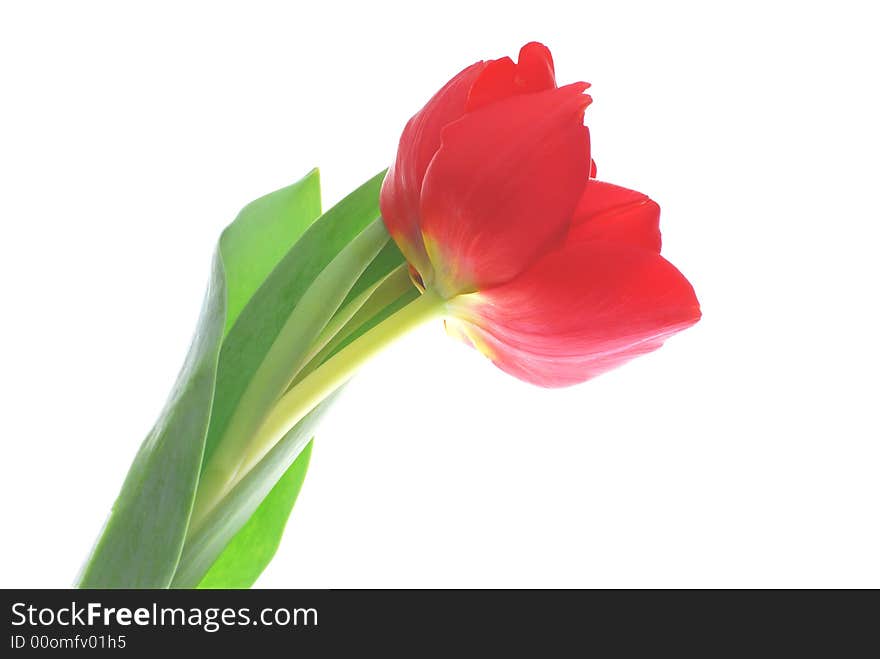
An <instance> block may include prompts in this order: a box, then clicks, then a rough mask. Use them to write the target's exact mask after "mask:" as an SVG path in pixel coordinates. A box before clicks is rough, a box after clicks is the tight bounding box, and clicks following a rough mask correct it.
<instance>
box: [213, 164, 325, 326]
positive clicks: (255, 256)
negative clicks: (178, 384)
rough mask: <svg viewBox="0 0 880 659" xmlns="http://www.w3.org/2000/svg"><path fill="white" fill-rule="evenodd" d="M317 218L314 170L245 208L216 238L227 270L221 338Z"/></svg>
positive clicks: (317, 185) (317, 180)
mask: <svg viewBox="0 0 880 659" xmlns="http://www.w3.org/2000/svg"><path fill="white" fill-rule="evenodd" d="M320 215H321V185H320V176H319V173H318V170H317V169H313V170H312V171H311V172H309V173H308V174H307V175H306V176H305V177H304V178H303V179H301V180H299V181H297V182H296V183H294V184H293V185H288V186H287V187H285V188H281V189H280V190H276V191H275V192H273V193H271V194H267V195H265V196H263V197H260V198H259V199H256V200H254V201H252V202H251V203H249V204H248V205H247V206H245V207H244V208H242V209H241V212H239V214H238V217H236V218H235V221H234V222H233V223H232V224H230V225H229V226H228V227H226V229H225V230H224V231H223V234H222V235H221V236H220V249H221V250H222V252H223V267H224V269H225V270H226V286H227V298H226V300H227V302H226V325H225V328H224V334H226V333H228V332H229V329H230V328H231V327H232V325H233V323H235V321H236V320H237V319H238V316H239V314H240V313H241V311H242V309H244V306H245V305H246V304H247V302H248V301H249V300H250V299H251V297H253V294H254V293H255V292H256V290H257V289H258V288H259V287H260V285H261V284H262V283H263V282H264V281H265V280H266V277H268V276H269V273H270V272H272V270H273V269H274V268H275V266H276V265H278V262H279V261H280V260H281V259H282V257H283V256H284V255H285V254H286V253H287V252H288V250H289V249H290V248H291V247H292V246H293V244H294V243H296V241H297V240H299V239H300V237H301V236H302V235H303V233H304V232H305V230H306V229H308V228H309V226H310V225H311V224H312V222H314V221H315V220H316V219H317V218H318V217H319V216H320Z"/></svg>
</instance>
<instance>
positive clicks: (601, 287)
mask: <svg viewBox="0 0 880 659" xmlns="http://www.w3.org/2000/svg"><path fill="white" fill-rule="evenodd" d="M449 308H450V312H451V313H452V314H453V315H455V316H456V317H457V319H458V321H459V322H458V326H457V327H456V328H455V329H456V331H457V332H458V333H461V334H464V335H465V336H466V337H467V339H468V340H469V342H470V343H472V344H473V345H475V346H476V347H477V348H479V349H480V350H481V351H482V352H484V353H486V354H487V356H489V357H490V359H492V360H493V361H494V362H495V364H496V365H498V366H499V367H500V368H502V369H503V370H505V371H507V372H508V373H511V374H512V375H514V376H516V377H518V378H520V379H522V380H526V381H527V382H532V383H534V384H538V385H541V386H545V387H560V386H566V385H570V384H575V383H577V382H583V381H584V380H588V379H590V378H592V377H595V376H596V375H599V374H600V373H604V372H605V371H608V370H610V369H612V368H615V367H616V366H619V365H621V364H623V363H624V362H627V361H629V360H630V359H632V358H633V357H636V356H638V355H641V354H644V353H646V352H650V351H652V350H655V349H657V348H659V347H660V346H661V345H662V344H663V341H664V340H665V339H666V338H668V337H669V336H671V335H672V334H675V333H676V332H679V331H681V330H683V329H685V328H686V327H689V326H691V325H693V324H694V323H695V322H697V320H699V318H700V307H699V303H698V302H697V299H696V296H695V294H694V290H693V288H692V287H691V285H690V283H689V282H688V281H687V279H685V278H684V276H683V275H682V274H681V273H680V272H679V271H678V270H676V269H675V267H674V266H673V265H672V264H670V263H669V262H668V261H666V260H665V259H664V258H662V257H661V256H660V255H659V254H655V253H654V252H651V251H648V250H645V249H638V248H634V247H630V246H627V245H622V244H619V243H611V242H599V241H596V242H588V243H580V244H573V245H566V246H565V248H563V249H562V250H560V251H558V252H555V253H552V254H550V255H548V256H546V257H545V258H543V259H541V260H540V261H538V262H537V263H536V264H535V265H534V266H533V267H532V268H530V269H529V270H527V271H526V272H524V273H523V274H522V275H520V276H519V277H517V278H516V279H514V280H512V281H510V282H509V283H507V284H503V285H501V286H498V287H496V288H493V289H490V290H486V291H481V292H479V293H474V294H471V295H465V296H461V297H459V298H456V299H454V300H452V301H451V302H450V305H449Z"/></svg>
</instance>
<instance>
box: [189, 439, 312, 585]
mask: <svg viewBox="0 0 880 659" xmlns="http://www.w3.org/2000/svg"><path fill="white" fill-rule="evenodd" d="M311 455H312V442H309V443H308V444H306V446H305V448H304V449H303V450H302V453H300V454H299V456H298V457H297V458H296V460H294V462H293V464H292V465H290V467H289V468H288V470H287V471H286V472H285V474H284V475H283V476H282V477H281V480H279V481H278V482H277V483H276V484H275V487H273V488H272V490H271V491H270V492H269V494H268V495H266V498H265V499H263V502H262V503H261V504H260V506H259V507H258V508H257V509H256V511H255V512H254V514H253V515H251V518H250V519H249V520H248V521H247V523H246V524H245V525H244V526H243V527H242V528H241V530H240V531H239V532H238V533H237V534H236V535H235V537H234V538H233V539H232V540H231V541H230V543H229V544H228V545H226V548H225V549H224V550H223V552H222V553H221V554H220V556H219V557H218V558H217V560H216V561H214V564H213V565H212V566H211V568H210V569H209V570H208V573H207V574H206V575H205V576H204V578H202V580H201V582H200V583H199V585H198V587H199V588H250V587H251V586H252V585H253V584H254V582H255V581H256V580H257V578H258V577H259V576H260V574H262V572H263V570H264V569H266V566H267V565H269V562H270V561H271V560H272V557H273V556H275V552H276V551H277V550H278V545H279V543H280V542H281V536H282V534H283V533H284V526H285V525H286V524H287V519H288V517H290V512H291V509H292V508H293V504H294V503H295V502H296V498H297V496H298V495H299V491H300V489H302V484H303V480H304V479H305V477H306V470H307V469H308V466H309V458H310V457H311Z"/></svg>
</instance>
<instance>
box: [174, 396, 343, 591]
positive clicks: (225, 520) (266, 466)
mask: <svg viewBox="0 0 880 659" xmlns="http://www.w3.org/2000/svg"><path fill="white" fill-rule="evenodd" d="M336 395H337V394H332V395H330V396H329V397H328V398H327V399H325V400H324V401H323V402H322V403H321V404H319V405H318V406H317V407H316V408H315V409H314V410H312V411H311V412H310V413H309V414H307V415H306V416H305V417H304V418H303V420H302V421H300V422H299V423H298V424H297V425H296V426H294V428H293V429H291V430H290V431H289V432H288V433H287V434H286V435H285V436H284V437H283V438H282V439H281V441H279V442H278V443H277V444H276V445H275V446H274V447H273V448H272V450H271V451H270V452H269V453H268V455H266V457H265V458H263V460H261V461H260V462H259V464H257V465H256V467H254V469H252V470H251V471H250V472H249V473H248V475H247V476H245V477H244V479H242V480H241V481H240V482H239V483H238V484H237V485H236V486H235V487H234V488H233V490H232V491H231V492H230V493H229V494H228V495H227V496H226V498H225V499H224V501H223V505H222V506H218V507H217V508H215V509H214V510H213V511H212V512H211V513H210V514H209V515H208V516H207V518H206V519H205V522H204V524H202V525H201V527H200V528H199V529H198V530H197V531H195V533H194V534H193V535H192V536H191V537H190V538H187V542H186V545H185V546H184V549H183V554H182V555H181V557H180V564H179V565H178V568H177V572H176V573H175V575H174V580H173V582H172V584H171V587H172V588H195V587H196V586H198V585H199V584H200V583H201V582H202V580H203V579H204V578H205V575H206V574H208V571H209V570H210V569H211V567H212V566H213V565H214V563H215V562H216V561H217V560H218V557H220V556H221V554H222V553H223V552H224V550H225V549H226V548H227V547H228V546H229V544H230V542H231V541H232V540H233V538H236V537H237V534H238V533H239V532H240V531H241V530H242V529H243V528H244V526H245V525H246V524H247V523H248V520H249V519H251V516H252V515H253V514H254V513H255V511H256V510H257V509H258V508H259V507H260V505H261V504H262V503H263V502H264V501H265V499H266V497H267V496H268V495H269V492H270V491H271V490H272V488H273V486H274V485H275V483H277V482H278V480H279V479H280V478H281V477H282V476H284V474H285V473H286V472H287V470H288V469H290V467H291V465H292V464H293V463H294V461H295V460H296V459H297V458H298V457H299V455H300V454H301V453H302V451H303V450H305V447H306V446H307V445H309V443H310V442H311V438H312V437H313V436H314V434H315V428H316V427H317V424H318V422H319V421H320V419H321V416H322V415H323V413H324V412H325V411H326V410H327V409H328V408H329V407H330V405H332V403H333V400H334V399H335V398H336ZM290 503H291V505H292V501H291V502H290ZM257 530H258V531H261V532H262V531H265V532H266V534H267V536H268V530H264V529H257ZM265 542H266V543H271V542H273V540H272V539H271V538H270V537H267V538H266V539H265ZM257 570H259V571H262V568H261V567H259V566H258V565H257V566H248V567H247V568H246V571H245V573H246V574H250V573H253V572H254V571H257ZM234 578H247V577H240V576H238V577H234Z"/></svg>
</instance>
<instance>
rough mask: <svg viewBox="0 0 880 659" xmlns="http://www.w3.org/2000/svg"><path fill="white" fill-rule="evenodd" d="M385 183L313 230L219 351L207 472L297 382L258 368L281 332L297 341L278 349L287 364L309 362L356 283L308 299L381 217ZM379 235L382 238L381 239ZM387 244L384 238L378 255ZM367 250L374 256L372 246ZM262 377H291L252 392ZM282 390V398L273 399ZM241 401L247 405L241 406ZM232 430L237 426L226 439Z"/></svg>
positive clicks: (350, 200)
mask: <svg viewBox="0 0 880 659" xmlns="http://www.w3.org/2000/svg"><path fill="white" fill-rule="evenodd" d="M384 175H385V174H384V172H382V173H380V174H378V175H377V176H375V177H373V178H372V179H370V180H369V181H367V182H366V183H365V184H364V185H362V186H361V187H359V188H358V189H357V190H355V191H354V192H352V193H351V194H350V195H348V196H347V197H346V198H345V199H343V200H342V201H341V202H339V203H338V204H337V205H336V206H334V207H333V208H332V209H330V210H329V211H327V212H326V213H325V214H324V215H323V216H321V218H319V219H318V220H317V221H316V222H315V223H314V224H312V225H311V226H310V227H309V229H308V230H307V231H306V232H305V233H304V234H303V235H302V237H301V238H300V239H299V240H298V241H297V243H296V244H295V245H294V246H293V247H292V248H291V249H290V250H289V251H288V252H287V253H286V254H285V255H284V257H283V258H282V259H281V261H280V262H279V263H278V265H277V266H276V267H275V269H274V270H273V271H272V273H271V274H270V275H269V276H268V277H267V278H266V281H265V282H263V284H262V285H261V286H260V288H259V289H258V290H257V291H256V293H255V294H254V295H253V297H252V298H251V300H250V301H249V302H248V304H247V306H246V307H245V308H244V309H243V310H242V312H241V314H240V316H239V317H238V320H237V321H236V322H235V324H234V325H233V326H232V329H231V330H230V331H229V334H228V335H227V336H226V339H225V340H224V342H223V346H222V348H221V351H220V359H219V365H218V382H217V391H216V394H215V397H214V414H213V416H212V418H211V426H210V428H209V430H208V439H207V442H206V444H205V456H204V460H203V466H209V465H210V459H211V457H212V456H213V453H214V451H215V450H216V449H217V446H218V444H219V443H220V441H221V439H224V438H225V437H226V436H227V432H230V434H232V435H233V436H239V435H241V434H243V433H246V432H247V431H251V430H253V427H254V426H256V425H258V424H259V421H260V419H261V418H262V417H263V415H264V414H265V412H266V410H267V409H268V408H269V407H270V406H271V404H272V402H273V401H274V400H275V398H276V397H277V396H278V395H280V394H281V393H283V391H284V389H286V387H287V385H288V384H289V381H290V379H292V377H293V375H295V373H280V372H279V373H276V372H275V370H277V369H274V370H273V367H275V366H277V364H269V365H268V366H269V368H268V370H267V369H266V367H264V366H263V365H264V363H266V362H267V359H268V358H269V357H270V355H271V351H272V350H273V346H275V345H276V342H278V339H279V336H280V335H281V334H282V332H289V333H290V334H291V335H293V336H294V338H295V340H294V341H291V340H284V341H281V342H278V345H279V346H281V347H282V348H283V349H284V351H285V353H286V354H285V355H284V358H285V359H288V360H293V361H296V359H297V357H302V356H305V355H307V354H308V349H309V344H310V343H311V340H312V339H314V336H315V335H317V333H318V332H320V330H321V329H323V326H324V324H326V322H327V321H328V320H329V319H330V317H332V315H333V313H335V312H336V310H337V309H338V308H339V305H340V304H341V303H342V301H343V299H344V297H345V296H346V295H348V294H349V292H350V289H351V288H352V286H353V285H354V283H355V282H354V281H352V282H350V283H349V282H346V281H342V280H340V281H332V280H330V281H327V282H324V285H325V286H326V289H327V290H330V289H333V288H334V287H335V288H336V290H335V291H334V292H333V294H332V295H331V294H327V295H325V296H324V297H323V298H322V297H319V296H316V295H312V296H309V297H306V294H307V293H308V291H309V289H310V288H311V287H312V286H313V284H314V283H315V281H316V280H317V279H318V278H319V277H320V276H321V274H322V273H323V272H324V270H325V269H327V268H328V266H330V264H331V262H332V261H333V260H334V259H335V258H336V257H337V256H339V255H340V253H341V252H342V251H343V249H344V248H345V247H346V246H347V245H349V243H351V242H352V241H353V240H354V239H355V237H357V236H358V235H359V234H360V233H361V232H363V231H364V230H365V229H366V228H367V227H368V226H369V225H370V224H371V223H373V222H374V221H375V220H376V218H378V217H379V205H378V204H379V188H380V186H381V184H382V179H383V178H384ZM376 235H377V236H381V233H379V232H377V234H376ZM387 241H388V237H387V233H385V235H384V242H382V244H381V245H379V248H382V247H384V245H385V244H386V243H387ZM365 247H366V248H369V249H372V243H370V244H368V245H365ZM369 249H365V250H364V251H363V253H362V254H361V256H363V254H367V253H369ZM377 251H378V249H377ZM373 256H375V253H373V254H371V255H370V256H369V258H367V259H366V262H365V263H363V264H362V265H363V266H364V267H366V266H367V265H368V264H369V262H370V261H372V258H373ZM354 260H355V259H352V261H354ZM350 265H351V264H350ZM362 273H363V269H361V270H360V271H357V272H356V273H355V276H356V277H360V276H361V275H362ZM345 284H347V287H346V286H345ZM343 289H344V291H343V292H342V298H343V299H337V294H338V292H339V291H342V290H343ZM304 299H305V301H307V302H308V303H309V306H308V308H304V307H303V306H301V303H302V302H303V301H304ZM317 318H321V319H323V323H318V325H320V326H316V325H315V320H316V319H317ZM297 323H305V324H309V327H307V328H305V330H303V328H302V327H301V326H299V325H297ZM261 368H262V369H263V370H262V371H261V370H260V369H261ZM267 373H268V374H269V377H270V379H271V378H272V377H273V376H277V375H283V376H286V377H287V376H289V377H288V379H287V380H286V381H284V383H283V386H280V385H279V382H280V381H281V379H283V378H281V379H274V380H273V381H271V382H268V383H266V382H264V378H263V377H260V378H258V381H259V386H256V387H254V389H253V390H252V389H251V387H252V383H253V381H254V379H255V377H256V376H258V375H260V376H262V375H264V374H267ZM279 386H280V390H278V391H273V389H277V388H278V387H279ZM249 390H250V392H249ZM245 396H247V400H246V401H245V402H246V403H247V404H246V405H242V404H241V403H242V398H243V397H245ZM232 422H234V423H235V424H236V425H235V426H234V427H233V428H232V429H231V431H230V424H231V423H232Z"/></svg>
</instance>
